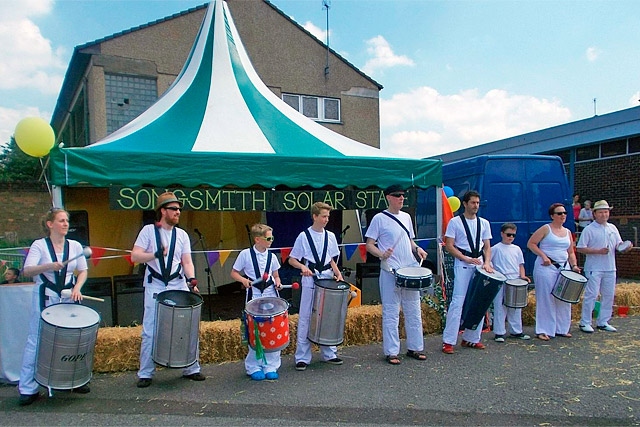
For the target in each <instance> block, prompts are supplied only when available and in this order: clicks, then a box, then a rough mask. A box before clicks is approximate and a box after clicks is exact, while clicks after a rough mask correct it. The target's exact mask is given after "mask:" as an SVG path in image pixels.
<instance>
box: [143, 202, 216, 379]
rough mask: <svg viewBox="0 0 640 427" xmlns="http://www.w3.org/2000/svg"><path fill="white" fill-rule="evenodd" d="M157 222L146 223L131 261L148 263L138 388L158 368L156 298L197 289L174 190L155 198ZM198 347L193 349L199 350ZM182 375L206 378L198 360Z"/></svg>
mask: <svg viewBox="0 0 640 427" xmlns="http://www.w3.org/2000/svg"><path fill="white" fill-rule="evenodd" d="M155 211H156V220H157V222H156V223H155V224H148V225H145V226H144V227H143V228H142V230H140V233H139V234H138V238H137V239H136V242H135V243H134V246H133V250H132V251H131V261H132V262H136V263H141V264H142V263H144V264H147V268H146V271H145V276H144V317H143V319H142V345H141V348H140V370H139V371H138V383H137V386H138V387H139V388H144V387H149V386H150V385H151V379H152V377H153V374H154V372H155V370H156V367H155V364H154V362H153V358H152V355H151V354H152V350H153V339H154V333H155V329H156V328H155V327H156V325H155V323H156V297H157V295H158V294H159V293H160V292H163V291H169V290H182V291H188V290H189V288H191V289H192V290H193V291H194V292H200V291H199V290H198V281H197V280H196V279H195V269H194V267H193V261H192V260H191V242H190V240H189V235H188V234H187V233H186V231H184V230H183V229H181V228H178V227H176V226H177V225H178V223H179V222H180V212H181V211H182V202H181V201H180V200H178V198H177V197H176V195H175V194H174V193H172V192H166V193H162V194H161V195H159V196H158V199H157V201H156V209H155ZM194 345H195V346H196V348H195V349H190V352H191V353H193V352H194V351H195V352H197V345H198V344H197V343H195V344H194ZM182 376H183V377H184V378H187V379H191V380H194V381H203V380H204V379H205V378H206V377H205V376H204V375H202V374H201V373H200V364H199V363H198V361H196V363H194V364H193V365H191V366H188V367H186V368H184V370H183V371H182Z"/></svg>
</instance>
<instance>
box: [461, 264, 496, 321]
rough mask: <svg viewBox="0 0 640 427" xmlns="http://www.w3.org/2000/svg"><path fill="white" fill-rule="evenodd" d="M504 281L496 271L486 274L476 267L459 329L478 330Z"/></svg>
mask: <svg viewBox="0 0 640 427" xmlns="http://www.w3.org/2000/svg"><path fill="white" fill-rule="evenodd" d="M506 280H507V278H506V277H505V276H504V275H503V274H502V273H500V272H498V271H495V270H494V272H493V273H487V272H486V271H485V270H484V269H483V268H482V267H481V266H479V265H478V266H476V272H475V274H474V275H473V278H472V279H471V283H469V287H468V288H467V295H466V296H465V298H464V305H463V306H462V316H461V318H460V321H461V325H460V328H461V329H477V328H478V325H479V324H480V321H481V320H482V318H483V317H484V315H485V313H486V312H487V310H488V309H489V307H490V306H491V303H492V302H493V299H494V298H495V297H496V295H497V294H498V292H499V291H500V288H501V287H502V285H503V284H504V282H506Z"/></svg>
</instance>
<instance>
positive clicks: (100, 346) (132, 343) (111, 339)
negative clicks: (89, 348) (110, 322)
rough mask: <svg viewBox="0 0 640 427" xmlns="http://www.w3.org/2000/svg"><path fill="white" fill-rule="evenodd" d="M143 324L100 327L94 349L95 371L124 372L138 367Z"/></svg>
mask: <svg viewBox="0 0 640 427" xmlns="http://www.w3.org/2000/svg"><path fill="white" fill-rule="evenodd" d="M141 333H142V326H135V327H130V328H129V327H127V328H121V327H115V328H100V329H98V338H97V341H96V347H95V350H94V359H93V370H94V371H95V372H123V371H132V370H136V369H138V366H139V364H140V363H139V361H140V343H141V342H142V339H141V337H140V335H141Z"/></svg>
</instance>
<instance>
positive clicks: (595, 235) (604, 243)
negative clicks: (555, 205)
mask: <svg viewBox="0 0 640 427" xmlns="http://www.w3.org/2000/svg"><path fill="white" fill-rule="evenodd" d="M611 209H612V208H611V207H610V206H609V204H608V203H607V201H606V200H599V201H597V202H596V203H595V204H594V205H593V216H594V217H595V221H594V222H592V223H591V224H589V225H588V226H587V227H585V229H584V230H582V233H581V234H580V239H579V240H578V245H577V250H578V252H580V253H582V254H585V256H586V260H585V262H584V274H585V276H586V277H587V285H586V287H585V291H584V300H583V301H582V316H581V318H580V330H581V331H582V332H585V333H588V334H590V333H593V332H594V329H593V326H591V320H592V312H593V308H594V306H595V302H596V298H597V297H598V294H600V312H599V313H598V318H597V319H596V328H597V329H599V330H601V331H606V332H616V331H617V329H616V328H614V327H613V326H611V325H610V324H609V320H610V319H611V314H612V312H613V296H614V294H615V290H616V255H615V253H616V250H618V251H620V252H626V251H629V250H631V248H632V247H633V244H632V243H631V242H623V241H622V238H621V237H620V232H618V229H617V228H616V226H615V225H613V224H610V223H609V212H610V211H611Z"/></svg>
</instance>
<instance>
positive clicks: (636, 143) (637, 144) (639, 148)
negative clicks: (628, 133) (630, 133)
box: [629, 136, 640, 154]
mask: <svg viewBox="0 0 640 427" xmlns="http://www.w3.org/2000/svg"><path fill="white" fill-rule="evenodd" d="M631 153H640V136H634V137H633V138H629V154H631Z"/></svg>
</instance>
